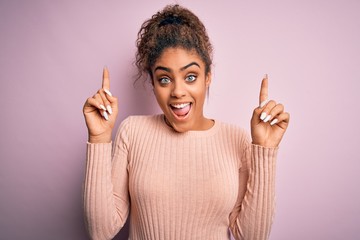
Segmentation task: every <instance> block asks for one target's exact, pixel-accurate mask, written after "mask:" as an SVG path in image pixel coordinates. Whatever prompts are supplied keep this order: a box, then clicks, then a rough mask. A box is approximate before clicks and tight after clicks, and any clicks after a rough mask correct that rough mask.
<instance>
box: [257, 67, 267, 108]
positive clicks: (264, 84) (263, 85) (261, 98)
mask: <svg viewBox="0 0 360 240" xmlns="http://www.w3.org/2000/svg"><path fill="white" fill-rule="evenodd" d="M266 100H268V75H267V74H265V76H264V78H263V80H262V82H261V87H260V95H259V104H260V107H263V105H265V104H266V102H265V101H266Z"/></svg>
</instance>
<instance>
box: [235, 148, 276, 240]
mask: <svg viewBox="0 0 360 240" xmlns="http://www.w3.org/2000/svg"><path fill="white" fill-rule="evenodd" d="M277 151H278V148H265V147H261V146H258V145H254V144H248V146H247V147H246V149H245V152H244V154H243V156H242V166H241V168H240V169H239V195H238V199H237V202H236V205H235V208H234V210H233V211H232V212H231V214H230V219H229V220H230V229H231V232H232V234H233V236H234V237H235V239H237V240H265V239H268V238H269V235H270V230H271V225H272V221H273V216H274V211H275V170H276V156H277Z"/></svg>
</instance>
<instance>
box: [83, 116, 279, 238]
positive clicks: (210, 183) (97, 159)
mask: <svg viewBox="0 0 360 240" xmlns="http://www.w3.org/2000/svg"><path fill="white" fill-rule="evenodd" d="M276 154H277V148H263V147H261V146H257V145H252V144H251V143H250V141H249V137H248V135H247V134H246V133H245V132H244V131H243V130H242V129H240V128H238V127H235V126H233V125H229V124H225V123H221V122H219V121H215V124H214V126H213V127H212V128H211V129H209V130H207V131H189V132H186V133H177V132H175V131H173V130H172V129H171V128H170V127H168V126H167V125H166V124H165V122H164V118H163V115H156V116H132V117H128V118H127V119H125V120H124V121H123V122H122V124H121V126H120V127H119V131H118V133H117V136H116V139H115V142H114V145H113V146H112V144H111V143H104V144H90V143H88V149H87V164H86V178H85V183H84V208H85V219H86V226H87V228H88V231H89V234H90V236H91V238H92V239H111V238H113V237H114V236H115V235H116V234H117V233H118V231H119V230H120V229H121V227H122V226H123V225H124V223H125V222H126V219H127V217H128V215H129V214H130V238H131V240H150V239H156V240H162V239H163V240H178V239H179V240H180V239H184V240H189V239H197V240H199V239H200V240H201V239H204V240H211V239H217V240H220V239H221V240H225V239H230V235H229V231H228V230H229V229H230V230H231V232H232V234H233V235H234V237H235V238H236V239H245V240H258V239H267V238H268V236H269V233H270V228H271V223H272V219H273V215H274V205H275V204H274V193H275V191H274V190H275V163H276Z"/></svg>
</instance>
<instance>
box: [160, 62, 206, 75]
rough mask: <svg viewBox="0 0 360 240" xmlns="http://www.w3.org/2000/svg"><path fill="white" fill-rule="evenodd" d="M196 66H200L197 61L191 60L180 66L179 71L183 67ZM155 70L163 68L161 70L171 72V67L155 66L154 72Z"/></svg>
mask: <svg viewBox="0 0 360 240" xmlns="http://www.w3.org/2000/svg"><path fill="white" fill-rule="evenodd" d="M193 65H195V66H198V67H199V68H200V65H199V64H198V63H197V62H191V63H189V64H187V65H186V66H184V67H182V68H180V71H184V70H185V69H187V68H189V67H191V66H193ZM157 70H163V71H166V72H169V73H171V72H172V69H171V68H167V67H163V66H157V67H156V68H155V70H154V72H156V71H157Z"/></svg>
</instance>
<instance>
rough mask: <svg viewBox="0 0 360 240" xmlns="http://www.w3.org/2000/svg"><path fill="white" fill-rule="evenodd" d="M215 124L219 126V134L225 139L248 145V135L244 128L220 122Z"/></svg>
mask: <svg viewBox="0 0 360 240" xmlns="http://www.w3.org/2000/svg"><path fill="white" fill-rule="evenodd" d="M216 122H217V124H218V125H219V126H218V128H219V131H218V132H219V134H221V135H223V136H224V137H225V139H227V140H231V141H236V142H237V143H238V144H241V145H243V144H245V145H248V144H249V143H250V134H249V132H248V131H247V130H245V129H244V128H242V127H240V126H238V125H235V124H232V123H226V122H222V121H216Z"/></svg>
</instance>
